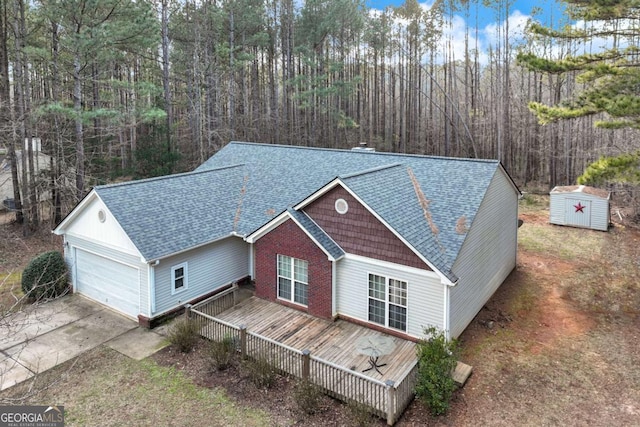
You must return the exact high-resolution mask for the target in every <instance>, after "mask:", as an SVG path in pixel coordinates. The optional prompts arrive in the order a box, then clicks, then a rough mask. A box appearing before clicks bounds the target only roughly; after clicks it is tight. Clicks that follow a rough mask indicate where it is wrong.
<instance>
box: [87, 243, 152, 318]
mask: <svg viewBox="0 0 640 427" xmlns="http://www.w3.org/2000/svg"><path fill="white" fill-rule="evenodd" d="M139 280H140V279H139V274H138V269H137V268H134V267H130V266H128V265H124V264H121V263H119V262H116V261H113V260H110V259H107V258H104V257H101V256H99V255H95V254H92V253H90V252H86V251H83V250H82V249H76V290H77V292H79V293H81V294H83V295H86V296H88V297H89V298H91V299H94V300H96V301H98V302H101V303H102V304H105V305H108V306H109V307H111V308H114V309H116V310H118V311H120V312H122V313H124V314H127V315H129V316H132V317H138V314H139V313H140V310H139V307H138V306H139V301H140V293H139V292H140V291H139Z"/></svg>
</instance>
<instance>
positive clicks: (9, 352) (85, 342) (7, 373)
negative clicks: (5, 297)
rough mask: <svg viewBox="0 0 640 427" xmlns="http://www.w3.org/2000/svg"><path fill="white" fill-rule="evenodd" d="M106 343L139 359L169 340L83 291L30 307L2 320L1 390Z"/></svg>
mask: <svg viewBox="0 0 640 427" xmlns="http://www.w3.org/2000/svg"><path fill="white" fill-rule="evenodd" d="M101 344H106V345H108V346H110V347H112V348H114V349H115V350H117V351H119V352H121V353H123V354H126V355H127V356H130V357H132V358H135V359H138V360H139V359H142V358H144V357H147V356H149V355H150V354H153V353H154V352H155V351H157V350H159V349H160V348H162V347H163V346H165V345H166V341H165V339H164V337H163V336H162V335H160V334H159V333H156V332H154V331H149V330H146V329H142V328H140V327H138V324H137V323H136V322H134V321H133V320H131V319H129V318H127V317H124V316H122V315H120V314H117V313H115V312H113V311H111V310H109V309H108V308H106V307H104V306H101V305H100V304H97V303H95V302H92V301H90V300H88V299H86V298H83V297H82V296H80V295H70V296H67V297H63V298H60V299H58V300H54V301H50V302H47V303H44V304H40V305H38V306H32V307H28V308H27V309H26V310H25V311H22V312H20V313H17V314H15V315H13V316H11V317H9V318H5V319H2V320H0V390H4V389H6V388H9V387H11V386H13V385H14V384H17V383H19V382H22V381H24V380H27V379H29V378H31V377H33V376H35V375H36V374H38V373H40V372H43V371H46V370H47V369H51V368H53V367H54V366H56V365H58V364H60V363H63V362H66V361H67V360H70V359H73V358H74V357H76V356H79V355H81V354H82V353H84V352H86V351H88V350H91V349H93V348H95V347H97V346H99V345H101Z"/></svg>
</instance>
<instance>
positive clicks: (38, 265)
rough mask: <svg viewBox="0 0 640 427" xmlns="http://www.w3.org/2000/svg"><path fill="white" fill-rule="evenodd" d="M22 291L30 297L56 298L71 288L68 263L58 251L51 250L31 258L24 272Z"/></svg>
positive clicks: (38, 298) (37, 298) (36, 298)
mask: <svg viewBox="0 0 640 427" xmlns="http://www.w3.org/2000/svg"><path fill="white" fill-rule="evenodd" d="M21 285H22V292H24V293H25V295H27V296H28V297H29V298H33V299H35V300H41V299H46V298H56V297H59V296H61V295H63V294H64V293H66V292H67V290H68V289H69V285H68V280H67V264H66V263H65V262H64V257H63V256H62V254H61V253H60V252H58V251H49V252H45V253H43V254H40V255H38V256H37V257H35V258H34V259H32V260H31V262H30V263H29V265H27V268H25V269H24V272H23V273H22V282H21Z"/></svg>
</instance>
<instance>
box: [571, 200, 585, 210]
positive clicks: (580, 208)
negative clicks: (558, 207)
mask: <svg viewBox="0 0 640 427" xmlns="http://www.w3.org/2000/svg"><path fill="white" fill-rule="evenodd" d="M573 207H574V208H576V212H581V213H584V208H586V206H585V205H583V204H582V203H581V202H578V204H577V205H573Z"/></svg>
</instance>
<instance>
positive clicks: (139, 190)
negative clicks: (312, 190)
mask: <svg viewBox="0 0 640 427" xmlns="http://www.w3.org/2000/svg"><path fill="white" fill-rule="evenodd" d="M244 177H245V170H244V167H243V166H241V165H240V166H238V165H236V166H228V167H222V168H218V169H213V170H208V171H203V172H197V173H187V174H178V175H170V176H166V177H161V178H153V179H148V180H140V181H132V182H127V183H122V184H114V185H105V186H98V187H96V188H95V189H94V190H95V192H96V193H97V194H98V196H99V197H100V198H101V199H102V200H104V202H105V204H106V205H107V206H108V207H109V209H110V210H111V212H112V213H113V215H114V217H115V218H116V219H117V220H118V222H119V223H120V225H121V226H122V228H123V230H124V231H125V232H126V233H127V235H128V236H129V237H130V238H131V240H132V241H133V243H134V244H135V245H136V247H137V248H138V249H139V250H140V253H141V254H142V256H143V258H144V259H145V260H147V261H152V260H155V259H158V258H163V257H165V256H168V255H172V254H175V253H178V252H181V251H184V250H187V249H190V248H195V247H198V246H201V245H204V244H207V243H210V242H212V241H215V240H218V239H220V238H223V237H227V236H229V235H231V234H232V233H233V230H234V228H235V223H234V222H235V220H236V211H237V210H238V207H239V205H240V202H241V200H242V188H243V183H244Z"/></svg>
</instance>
